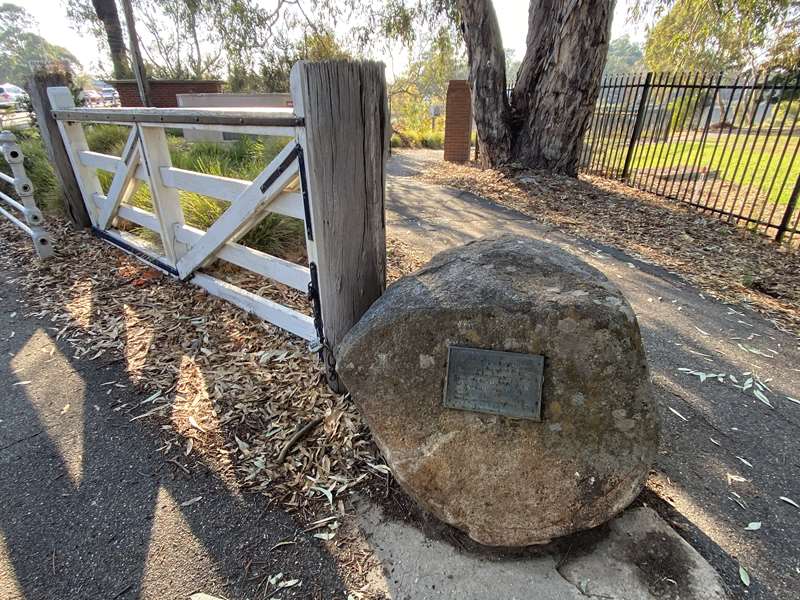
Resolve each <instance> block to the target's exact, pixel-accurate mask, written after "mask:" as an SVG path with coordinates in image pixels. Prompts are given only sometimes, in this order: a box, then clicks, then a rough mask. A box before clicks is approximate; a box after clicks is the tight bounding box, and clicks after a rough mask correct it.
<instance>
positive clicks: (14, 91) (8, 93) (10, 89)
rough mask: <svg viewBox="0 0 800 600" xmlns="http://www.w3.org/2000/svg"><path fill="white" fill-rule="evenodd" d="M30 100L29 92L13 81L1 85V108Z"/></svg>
mask: <svg viewBox="0 0 800 600" xmlns="http://www.w3.org/2000/svg"><path fill="white" fill-rule="evenodd" d="M27 100H28V93H27V92H26V91H25V90H23V89H22V88H21V87H19V86H17V85H14V84H13V83H4V84H2V85H0V108H8V107H11V106H16V105H17V104H18V103H19V102H25V101H27Z"/></svg>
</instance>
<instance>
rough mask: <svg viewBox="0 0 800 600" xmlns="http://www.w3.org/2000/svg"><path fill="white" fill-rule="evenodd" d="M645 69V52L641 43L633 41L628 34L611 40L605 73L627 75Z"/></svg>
mask: <svg viewBox="0 0 800 600" xmlns="http://www.w3.org/2000/svg"><path fill="white" fill-rule="evenodd" d="M645 70H646V69H645V66H644V52H643V51H642V47H641V46H640V45H639V44H637V43H636V42H632V41H631V39H630V37H628V36H627V35H623V36H622V37H620V38H617V39H615V40H612V41H611V43H610V44H609V46H608V56H607V57H606V66H605V69H604V71H603V75H626V74H630V73H640V72H643V71H645Z"/></svg>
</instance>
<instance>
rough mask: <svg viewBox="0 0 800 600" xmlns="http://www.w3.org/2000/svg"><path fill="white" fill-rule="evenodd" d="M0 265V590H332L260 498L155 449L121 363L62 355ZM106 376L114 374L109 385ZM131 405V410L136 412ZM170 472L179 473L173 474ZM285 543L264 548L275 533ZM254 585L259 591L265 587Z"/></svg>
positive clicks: (328, 572)
mask: <svg viewBox="0 0 800 600" xmlns="http://www.w3.org/2000/svg"><path fill="white" fill-rule="evenodd" d="M8 277H9V274H8V273H3V272H0V598H2V599H3V600H22V599H24V600H45V599H47V600H53V599H59V600H72V599H76V600H77V599H88V598H92V599H97V600H120V599H132V598H141V599H159V600H165V599H170V600H172V599H184V598H188V597H189V596H190V595H191V594H193V593H200V592H204V593H206V594H210V595H213V596H218V597H224V598H226V599H227V600H245V599H250V598H271V597H273V595H272V594H271V592H272V591H274V590H275V586H274V585H273V586H268V585H266V581H267V578H268V577H270V576H274V575H276V574H278V573H283V574H284V577H283V580H284V581H287V580H291V579H295V578H297V579H299V580H300V582H299V583H298V584H297V585H295V586H293V587H291V588H287V589H284V590H281V593H280V594H278V596H277V597H280V598H283V599H287V598H320V599H321V598H331V597H338V598H343V597H344V596H345V594H344V588H343V586H342V584H341V582H340V581H339V579H338V575H337V571H336V565H335V563H334V560H333V558H332V557H331V555H330V554H329V553H328V552H327V551H326V550H325V549H324V548H323V547H322V546H321V545H320V543H319V541H318V540H315V539H314V538H312V537H311V534H304V533H302V532H300V531H299V530H298V528H297V525H296V523H295V522H294V521H293V520H292V519H291V517H290V516H288V515H287V514H285V513H283V512H281V511H279V510H274V509H269V508H268V507H267V505H266V499H265V498H263V497H261V496H256V497H242V496H241V495H239V494H237V493H236V492H235V491H234V490H232V489H230V488H229V487H228V486H227V485H226V483H225V482H224V481H221V480H220V479H219V478H218V477H217V476H216V475H215V474H214V473H213V472H212V470H211V469H209V468H208V467H207V466H206V465H205V464H203V463H202V462H199V461H192V460H189V459H185V458H183V456H182V455H183V453H180V455H179V457H180V460H179V462H180V464H181V465H182V466H181V467H179V466H177V465H176V464H174V463H170V462H166V461H165V459H164V457H163V456H162V454H161V453H160V452H159V451H158V447H159V446H160V445H161V437H160V436H159V432H158V426H157V425H154V424H152V423H149V424H148V423H146V422H145V421H144V420H141V421H135V422H131V420H130V419H131V415H130V414H126V412H125V410H115V408H117V407H120V406H122V405H127V406H136V405H137V404H138V403H139V402H140V401H141V400H143V399H144V398H139V397H138V396H136V394H134V393H133V392H132V391H131V390H132V389H133V386H132V385H131V384H130V382H129V381H128V379H127V376H126V373H125V368H124V365H123V364H122V363H121V362H102V361H100V360H98V361H90V360H85V359H81V360H77V361H76V360H73V359H72V358H71V352H70V349H69V347H68V346H66V345H64V344H61V343H56V342H55V341H54V339H53V335H54V332H52V331H51V330H50V329H48V327H47V323H46V322H42V321H36V320H33V319H30V318H25V317H24V316H23V313H24V312H25V310H24V306H23V305H22V304H21V303H20V302H19V300H20V299H19V298H18V296H17V294H16V292H15V290H14V288H13V286H12V285H9V284H8ZM109 382H115V383H109ZM140 412H144V411H140ZM184 469H185V471H186V472H184ZM284 540H290V541H294V542H295V543H293V544H287V545H282V546H280V547H279V548H275V549H272V548H273V546H274V545H275V544H277V543H278V542H280V541H284ZM265 589H266V591H267V593H266V594H265V593H264V592H265Z"/></svg>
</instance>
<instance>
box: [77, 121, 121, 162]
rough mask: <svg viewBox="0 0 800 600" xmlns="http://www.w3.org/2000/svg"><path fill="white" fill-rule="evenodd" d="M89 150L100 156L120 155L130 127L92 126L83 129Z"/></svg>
mask: <svg viewBox="0 0 800 600" xmlns="http://www.w3.org/2000/svg"><path fill="white" fill-rule="evenodd" d="M84 132H85V133H86V142H87V143H88V145H89V150H91V151H92V152H100V153H102V154H113V155H114V156H119V155H120V154H122V148H123V147H124V146H125V142H126V141H127V139H128V134H129V133H130V127H125V126H124V125H105V124H93V125H88V126H87V127H85V128H84Z"/></svg>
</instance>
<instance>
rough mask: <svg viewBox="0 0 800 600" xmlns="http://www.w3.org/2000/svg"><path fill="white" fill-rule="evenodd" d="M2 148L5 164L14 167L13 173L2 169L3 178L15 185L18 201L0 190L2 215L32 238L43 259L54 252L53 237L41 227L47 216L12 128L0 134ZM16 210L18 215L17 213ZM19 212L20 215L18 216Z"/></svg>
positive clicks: (0, 175)
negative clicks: (34, 192) (37, 199)
mask: <svg viewBox="0 0 800 600" xmlns="http://www.w3.org/2000/svg"><path fill="white" fill-rule="evenodd" d="M0 151H2V153H3V158H5V161H6V163H8V166H9V167H10V168H11V173H12V175H8V174H6V173H3V172H0V179H1V180H3V181H5V182H6V183H8V184H9V185H11V186H12V187H13V188H14V192H15V193H16V195H17V197H18V198H19V200H15V199H14V198H12V197H11V196H9V195H8V194H6V193H5V192H3V191H0V201H2V202H0V205H3V204H4V205H5V206H7V207H8V208H9V209H12V210H7V209H6V208H4V207H3V206H0V215H2V216H3V217H5V218H6V219H8V220H9V221H11V222H12V223H13V224H14V225H16V226H17V227H19V228H20V229H21V230H22V231H24V232H25V233H27V234H28V235H29V236H30V237H31V240H33V248H34V250H36V253H37V254H38V255H39V257H40V258H48V257H49V256H51V255H52V254H53V240H52V238H51V237H50V235H49V234H48V233H47V231H45V230H44V228H43V227H42V226H43V224H44V218H43V217H42V212H41V211H40V210H39V208H38V207H37V206H36V201H35V200H34V198H33V183H32V182H31V180H30V179H29V178H28V176H27V174H26V173H25V166H24V164H23V161H24V159H25V156H24V154H23V153H22V148H20V146H19V144H17V138H16V137H15V136H14V134H13V133H11V132H10V131H3V132H2V133H0ZM13 211H16V214H15V212H13ZM17 214H18V215H19V216H17Z"/></svg>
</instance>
